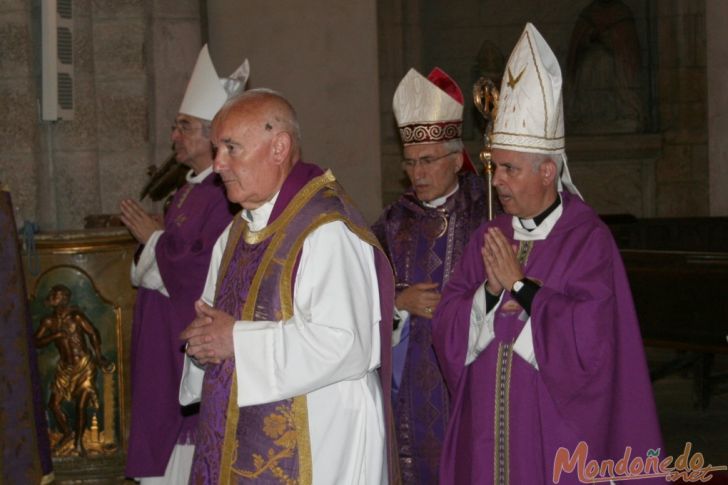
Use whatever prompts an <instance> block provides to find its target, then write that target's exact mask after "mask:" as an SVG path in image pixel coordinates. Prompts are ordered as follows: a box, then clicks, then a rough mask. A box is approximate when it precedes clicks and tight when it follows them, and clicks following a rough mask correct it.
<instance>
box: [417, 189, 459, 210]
mask: <svg viewBox="0 0 728 485" xmlns="http://www.w3.org/2000/svg"><path fill="white" fill-rule="evenodd" d="M459 188H460V184H455V188H454V189H452V191H451V192H450V193H449V194H446V195H443V196H442V197H438V198H437V199H432V200H431V201H429V202H422V205H424V206H425V207H429V208H430V209H436V208H438V207H440V206H441V205H442V204H444V203H445V202H447V199H448V198H449V197H450V196H451V195H452V194H454V193H455V192H457V191H458V189H459Z"/></svg>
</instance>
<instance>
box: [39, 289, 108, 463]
mask: <svg viewBox="0 0 728 485" xmlns="http://www.w3.org/2000/svg"><path fill="white" fill-rule="evenodd" d="M70 301H71V290H70V289H68V288H67V287H66V286H64V285H55V286H53V287H52V288H51V289H50V291H49V292H48V296H47V297H46V300H45V302H46V304H47V305H48V306H50V307H51V308H52V309H53V313H52V314H51V315H47V316H44V317H43V318H42V319H41V322H40V325H39V326H38V330H36V332H35V335H34V338H35V345H36V347H38V348H40V347H45V346H47V345H49V344H51V343H53V344H55V346H56V349H57V350H58V354H59V360H58V365H57V367H56V374H55V376H54V378H53V382H52V384H51V386H50V388H51V393H50V397H49V399H48V409H50V411H51V413H52V414H53V417H54V418H55V420H56V423H57V425H58V428H59V430H60V431H61V433H62V436H61V438H60V439H59V440H58V442H57V443H56V444H55V446H54V452H55V453H56V454H60V455H65V454H77V455H80V456H84V455H86V446H85V444H84V431H85V429H86V409H87V408H88V407H90V408H92V409H93V410H98V409H99V397H98V391H97V389H96V384H95V381H96V372H97V369H98V368H101V370H102V371H104V372H105V373H111V372H114V370H115V365H114V364H113V363H112V362H109V361H108V359H106V357H104V356H103V355H102V353H101V337H100V335H99V332H98V330H96V328H95V327H94V325H93V324H92V323H91V321H89V319H88V318H87V317H86V316H85V315H84V314H83V312H81V310H79V309H78V308H77V307H75V306H71V305H70ZM64 401H71V402H73V403H74V404H75V407H76V423H75V430H74V429H72V427H71V424H69V417H68V416H67V415H66V413H65V412H64V410H63V408H62V406H61V404H62V403H63V402H64ZM107 426H109V424H107ZM71 442H73V447H72V448H71V449H69V448H70V445H71Z"/></svg>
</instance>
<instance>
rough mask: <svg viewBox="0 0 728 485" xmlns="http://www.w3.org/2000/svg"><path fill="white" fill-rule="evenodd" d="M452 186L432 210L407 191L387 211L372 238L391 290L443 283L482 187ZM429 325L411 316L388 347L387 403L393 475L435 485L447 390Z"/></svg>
mask: <svg viewBox="0 0 728 485" xmlns="http://www.w3.org/2000/svg"><path fill="white" fill-rule="evenodd" d="M458 182H459V186H460V187H459V189H458V191H457V192H455V193H454V194H453V195H452V196H450V197H449V198H448V200H447V201H446V202H445V203H444V204H443V205H441V206H440V207H438V208H428V207H426V206H424V205H423V204H422V203H421V202H420V201H419V200H418V199H417V197H416V196H415V194H414V191H413V190H409V191H407V192H406V193H405V194H403V195H402V196H401V197H400V198H399V200H397V201H396V202H395V203H394V204H392V205H390V206H389V207H387V208H386V209H385V211H384V213H383V214H382V216H381V217H380V218H379V220H378V221H377V222H376V223H375V224H374V226H373V230H374V233H375V234H376V235H377V237H378V238H379V241H380V242H381V243H382V246H383V247H384V249H385V251H386V253H387V256H388V257H389V259H390V261H391V262H392V266H393V267H394V272H395V280H396V285H397V289H398V290H401V289H404V288H406V287H407V286H409V285H411V284H415V283H423V282H437V283H439V285H440V286H439V288H438V290H439V291H441V290H442V286H443V285H444V283H446V282H447V280H448V278H449V276H450V274H451V273H452V270H453V269H454V267H455V264H456V263H457V261H458V259H459V258H460V254H461V253H462V251H463V248H464V247H465V245H466V243H467V242H468V239H469V238H470V234H471V233H472V232H473V231H474V230H475V229H476V228H477V227H478V226H480V225H481V224H482V223H483V221H484V220H485V215H486V210H487V204H486V202H485V187H484V182H483V180H482V179H481V178H480V177H477V176H476V175H474V174H472V173H470V172H465V173H463V174H461V175H460V176H459V181H458ZM431 322H432V320H430V319H428V318H421V317H417V316H413V315H411V316H410V318H409V320H408V321H406V322H402V323H400V325H405V327H404V328H403V330H402V338H401V340H400V342H399V344H398V345H397V346H395V347H394V349H393V350H392V354H393V355H392V361H393V393H392V397H393V400H392V406H393V411H394V420H395V427H396V431H397V446H398V448H399V459H400V470H401V473H402V480H403V482H404V483H407V484H416V485H426V484H431V483H437V473H438V463H439V459H440V452H441V449H442V442H443V439H444V436H445V429H446V426H447V419H448V416H449V402H448V401H449V399H448V393H447V388H446V386H445V383H444V381H443V378H442V374H441V372H440V369H439V366H438V363H437V359H436V357H435V352H434V349H433V348H432V338H431V337H432V335H431V332H432V330H431Z"/></svg>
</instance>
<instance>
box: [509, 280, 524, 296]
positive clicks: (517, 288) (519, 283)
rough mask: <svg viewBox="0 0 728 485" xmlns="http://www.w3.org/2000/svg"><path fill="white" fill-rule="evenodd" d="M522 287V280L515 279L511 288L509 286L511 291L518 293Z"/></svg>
mask: <svg viewBox="0 0 728 485" xmlns="http://www.w3.org/2000/svg"><path fill="white" fill-rule="evenodd" d="M523 287H524V283H523V280H516V281H515V283H513V288H511V293H518V292H519V291H521V288H523Z"/></svg>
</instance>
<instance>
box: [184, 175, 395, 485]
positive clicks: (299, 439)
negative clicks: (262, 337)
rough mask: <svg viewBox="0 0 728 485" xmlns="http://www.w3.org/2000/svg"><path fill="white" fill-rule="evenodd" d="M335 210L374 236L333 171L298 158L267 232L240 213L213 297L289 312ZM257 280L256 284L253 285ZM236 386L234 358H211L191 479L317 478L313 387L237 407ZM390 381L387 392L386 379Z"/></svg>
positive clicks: (242, 309) (387, 289)
mask: <svg viewBox="0 0 728 485" xmlns="http://www.w3.org/2000/svg"><path fill="white" fill-rule="evenodd" d="M332 220H340V221H343V222H344V223H345V224H347V227H348V228H349V229H350V230H351V231H352V232H354V233H355V234H357V235H358V236H359V237H361V238H362V239H363V240H364V241H366V242H371V243H375V242H376V240H375V238H374V236H373V235H372V234H371V233H369V231H368V229H366V226H365V225H364V221H363V218H362V217H361V215H360V214H359V213H358V212H357V211H356V209H354V208H353V206H352V205H351V203H350V201H349V200H348V197H347V196H346V194H344V193H343V191H342V190H341V187H340V186H339V185H338V183H336V182H335V179H333V176H331V175H330V174H323V172H322V171H321V169H320V168H318V167H317V166H315V165H311V164H307V163H304V162H298V163H296V164H295V165H294V167H293V169H292V171H291V173H290V174H289V175H288V177H287V178H286V181H285V182H284V184H283V186H282V188H281V191H280V193H279V195H278V198H277V200H276V203H275V206H274V208H273V211H272V213H271V216H270V220H269V221H268V226H267V227H266V229H267V231H266V229H264V230H262V231H260V233H259V234H261V233H263V234H264V235H263V236H262V237H261V238H259V239H255V238H254V239H253V240H251V241H248V240H247V239H246V236H247V235H249V233H248V231H247V224H246V223H245V221H244V220H243V219H242V218H236V219H235V220H234V222H233V226H232V228H231V231H230V235H229V238H228V242H227V245H226V247H225V251H224V254H223V260H222V263H221V267H220V272H219V277H218V283H217V291H216V296H215V307H216V308H219V309H221V310H223V311H225V312H227V313H229V314H231V315H233V316H236V318H239V319H241V320H247V321H257V320H282V319H287V318H290V317H291V316H292V315H293V305H292V303H293V288H294V287H295V275H296V268H297V265H298V259H299V257H300V249H301V246H300V243H302V242H303V240H304V239H305V237H306V235H307V234H310V233H311V232H312V231H313V230H315V229H316V228H317V227H319V226H320V224H321V223H322V222H323V223H325V222H329V221H332ZM274 235H276V237H275V238H274V237H272V236H274ZM279 236H280V237H279ZM375 256H376V257H377V261H376V263H377V264H376V266H377V274H378V276H379V281H380V301H381V307H382V315H383V318H384V317H385V316H386V318H388V319H391V316H392V309H393V295H394V284H393V281H392V277H391V269H390V268H389V265H388V263H387V262H386V257H385V256H384V255H383V254H381V251H375ZM251 288H256V289H257V291H254V292H253V293H251ZM386 321H390V320H386ZM380 333H381V334H382V335H383V342H382V345H383V346H384V345H385V344H386V345H389V346H391V343H390V340H388V339H391V335H388V334H387V332H380ZM382 348H383V349H388V348H389V347H382ZM387 357H388V352H384V351H383V355H382V368H383V369H384V370H385V371H387V372H389V363H388V362H389V360H388V358H387ZM385 363H386V365H385ZM389 375H390V374H387V379H389ZM383 379H384V378H383ZM383 387H385V386H383ZM236 388H237V382H236V379H235V361H234V360H233V359H228V360H226V361H224V362H222V363H221V364H218V365H208V366H207V367H206V369H205V377H204V381H203V388H202V401H201V407H200V423H199V428H198V429H199V434H198V441H197V446H196V449H195V457H194V460H193V464H192V475H191V477H190V483H192V484H217V483H260V484H269V483H270V484H273V483H275V484H278V483H299V484H306V483H311V480H312V477H311V463H312V460H311V450H310V442H309V436H308V420H307V408H306V396H305V395H304V396H297V397H293V398H290V399H285V400H282V401H277V402H272V403H265V404H260V405H255V406H245V407H242V408H239V407H238V406H237V389H236ZM383 391H384V395H385V396H388V393H387V389H386V388H385V389H383Z"/></svg>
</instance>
